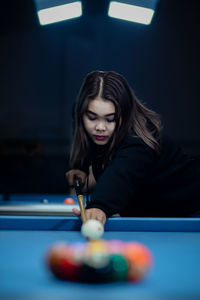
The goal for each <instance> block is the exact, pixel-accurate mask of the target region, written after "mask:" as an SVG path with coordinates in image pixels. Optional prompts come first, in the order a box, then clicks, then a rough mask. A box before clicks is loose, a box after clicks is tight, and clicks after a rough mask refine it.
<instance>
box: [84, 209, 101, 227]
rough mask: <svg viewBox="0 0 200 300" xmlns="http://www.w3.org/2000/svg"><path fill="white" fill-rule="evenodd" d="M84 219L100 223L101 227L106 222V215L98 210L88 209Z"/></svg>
mask: <svg viewBox="0 0 200 300" xmlns="http://www.w3.org/2000/svg"><path fill="white" fill-rule="evenodd" d="M86 218H87V220H89V219H95V220H98V221H100V222H101V223H102V224H103V225H104V224H105V222H106V214H105V213H104V212H103V211H102V210H101V209H99V208H90V209H87V210H86Z"/></svg>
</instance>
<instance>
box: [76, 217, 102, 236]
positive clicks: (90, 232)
mask: <svg viewBox="0 0 200 300" xmlns="http://www.w3.org/2000/svg"><path fill="white" fill-rule="evenodd" d="M81 233H82V235H83V236H84V237H85V238H86V239H89V240H96V239H99V238H100V237H101V236H102V235H103V233H104V227H103V225H102V223H101V222H100V221H97V220H95V219H90V220H87V221H86V222H85V223H83V224H82V226H81Z"/></svg>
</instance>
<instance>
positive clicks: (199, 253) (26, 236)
mask: <svg viewBox="0 0 200 300" xmlns="http://www.w3.org/2000/svg"><path fill="white" fill-rule="evenodd" d="M80 226H81V221H80V220H79V219H78V218H76V217H73V216H30V215H29V216H23V215H1V216H0V299H3V300H5V299H7V300H8V299H9V300H11V299H20V300H22V299H24V300H25V299H26V300H27V299H30V300H36V299H48V300H52V299H55V300H67V299H70V300H83V299H87V300H90V299H91V300H100V299H101V300H105V299H114V300H118V299H123V300H125V299H136V300H140V299H141V300H144V299H148V300H165V299H166V300H169V299H174V300H179V299H184V300H186V299H187V300H193V299H196V300H199V299H200V219H199V218H121V217H113V218H109V219H108V220H107V222H106V225H105V233H104V236H103V238H104V239H106V240H111V239H120V240H123V241H138V242H141V243H143V244H145V245H146V246H147V247H149V249H150V250H151V252H152V254H153V257H154V264H153V268H152V269H151V271H150V272H149V274H148V276H147V277H146V278H145V280H144V281H142V282H139V283H131V282H117V283H106V284H85V283H76V282H66V281H60V280H58V279H56V278H55V277H54V276H53V275H52V274H51V273H50V271H49V270H48V268H47V266H46V263H45V258H46V253H47V250H48V249H49V247H51V246H52V245H53V244H54V243H56V242H58V241H65V242H75V241H84V238H83V237H82V236H81V233H80Z"/></svg>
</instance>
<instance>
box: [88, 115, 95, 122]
mask: <svg viewBox="0 0 200 300" xmlns="http://www.w3.org/2000/svg"><path fill="white" fill-rule="evenodd" d="M87 117H88V119H89V120H90V121H94V120H96V117H94V116H91V115H89V114H87Z"/></svg>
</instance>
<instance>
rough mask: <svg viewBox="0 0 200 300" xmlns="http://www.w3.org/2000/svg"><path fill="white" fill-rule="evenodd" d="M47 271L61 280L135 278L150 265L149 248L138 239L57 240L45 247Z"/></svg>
mask: <svg viewBox="0 0 200 300" xmlns="http://www.w3.org/2000/svg"><path fill="white" fill-rule="evenodd" d="M46 261H47V265H48V268H49V270H50V271H51V273H52V274H53V275H54V276H55V277H57V278H58V279H61V280H67V281H75V282H86V283H105V282H116V281H118V282H119V281H131V282H138V281H141V280H143V279H144V278H146V275H147V274H148V273H149V270H150V269H151V267H152V263H153V257H152V253H151V251H150V250H149V249H148V248H147V247H146V246H145V245H143V244H141V243H138V242H123V241H121V240H102V239H94V240H88V241H85V242H73V243H66V242H57V243H55V244H54V245H52V246H51V247H50V249H48V251H47V255H46Z"/></svg>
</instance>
